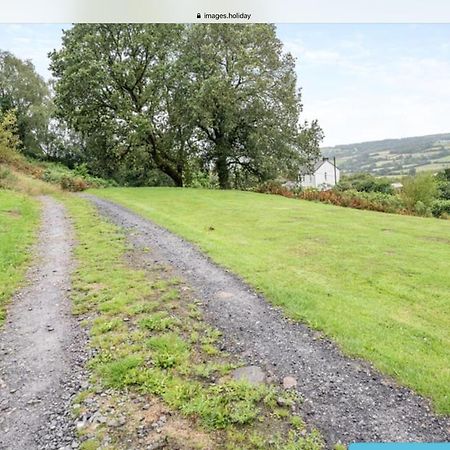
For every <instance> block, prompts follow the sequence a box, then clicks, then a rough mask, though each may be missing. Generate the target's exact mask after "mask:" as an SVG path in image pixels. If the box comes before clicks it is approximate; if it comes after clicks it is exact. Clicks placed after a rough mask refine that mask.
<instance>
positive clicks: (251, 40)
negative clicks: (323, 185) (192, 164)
mask: <svg viewBox="0 0 450 450" xmlns="http://www.w3.org/2000/svg"><path fill="white" fill-rule="evenodd" d="M187 42H188V46H187V47H186V49H185V52H184V54H183V59H184V61H185V64H186V66H187V68H186V70H187V71H189V72H190V73H191V76H190V79H191V80H192V83H193V86H192V92H193V96H192V97H191V102H192V108H193V113H194V117H195V123H196V125H197V126H198V128H199V129H200V130H201V134H200V136H201V139H203V140H204V141H205V145H204V146H203V148H204V157H205V158H206V159H207V160H208V161H209V162H210V163H211V164H213V165H214V167H215V169H216V172H217V174H218V177H219V183H220V186H221V187H222V188H228V187H230V182H231V180H230V176H231V175H233V174H244V175H245V176H251V177H252V178H253V179H256V180H259V181H261V180H265V179H269V178H274V177H275V176H277V175H278V174H280V172H284V173H286V171H289V170H292V169H294V168H295V167H297V168H298V166H299V164H301V163H302V162H305V161H307V160H309V159H314V158H316V157H317V156H318V152H319V143H320V141H321V139H322V131H321V129H320V127H319V126H318V124H317V122H313V123H312V124H311V125H308V124H307V123H303V124H301V123H300V114H301V111H302V104H301V97H300V90H297V86H296V82H297V80H296V73H295V62H294V59H293V58H292V56H291V55H290V54H289V53H283V46H282V43H281V41H280V40H279V39H278V38H277V36H276V30H275V27H274V26H272V25H266V24H252V25H237V24H233V25H229V24H212V25H206V24H205V25H194V26H191V27H190V28H189V29H188V38H187Z"/></svg>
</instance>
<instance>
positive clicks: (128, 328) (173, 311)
mask: <svg viewBox="0 0 450 450" xmlns="http://www.w3.org/2000/svg"><path fill="white" fill-rule="evenodd" d="M61 198H62V200H63V201H64V202H65V204H66V206H67V208H68V210H69V213H70V216H71V218H72V220H73V222H74V226H75V232H76V241H77V246H76V248H75V251H74V254H75V257H76V260H77V269H76V271H75V273H74V275H73V280H72V286H73V289H72V300H73V303H74V313H75V314H78V315H83V317H85V320H84V321H83V322H84V324H85V325H86V326H87V327H88V328H89V330H90V336H91V340H90V343H91V345H92V346H93V347H94V348H95V352H94V354H95V356H94V357H93V358H91V359H90V361H89V363H88V367H89V368H90V370H91V373H92V377H91V386H90V389H91V390H93V391H95V392H99V390H100V391H101V390H102V389H103V390H104V389H105V388H107V389H108V390H107V391H106V393H107V396H112V394H111V392H112V390H111V389H110V388H113V390H114V392H116V393H123V394H124V395H126V398H125V399H124V400H123V401H121V402H120V406H117V407H115V408H114V413H115V414H118V408H121V411H124V410H126V409H127V408H132V407H134V406H133V405H135V403H136V401H141V402H143V403H149V404H150V403H151V404H153V403H155V402H162V403H164V404H165V405H166V407H169V408H170V410H171V411H172V412H171V414H170V416H171V417H172V415H179V416H180V417H182V418H183V419H184V420H189V421H190V422H189V427H190V428H192V429H193V430H197V431H198V430H201V431H202V432H203V433H208V435H209V436H211V439H213V441H214V442H215V445H213V446H212V447H208V448H218V449H219V448H222V449H230V450H237V449H247V450H258V449H266V448H274V449H275V450H290V449H292V450H301V449H308V450H321V449H323V442H322V439H321V437H320V435H319V433H318V432H317V431H314V430H313V431H307V430H306V426H305V424H304V422H303V421H302V419H301V418H300V416H298V415H296V414H294V413H293V412H292V411H291V406H295V405H294V403H297V401H298V399H297V398H295V399H293V398H291V397H292V393H290V392H285V391H283V390H281V388H280V387H275V386H273V385H269V384H268V385H260V386H252V385H249V384H247V383H245V382H243V381H239V382H238V381H234V380H233V379H232V378H231V376H230V372H231V370H232V369H233V368H235V367H236V366H238V365H239V363H240V362H239V361H237V359H236V358H235V357H232V356H231V355H228V354H226V353H224V352H221V351H220V350H218V349H217V348H216V347H215V345H214V344H215V343H216V342H217V340H218V339H219V337H220V333H219V332H218V331H217V330H215V329H213V328H211V327H210V326H208V325H207V324H206V323H205V322H204V321H203V319H202V317H201V311H200V310H199V309H198V308H196V305H195V299H194V298H193V297H192V294H189V293H187V290H186V289H183V288H185V287H186V286H184V285H182V281H181V280H179V279H177V278H175V277H174V275H175V273H174V272H173V270H172V269H171V268H170V267H169V266H160V265H154V266H152V267H147V271H144V270H142V269H140V268H139V267H134V266H130V264H129V261H130V259H129V258H128V259H126V258H125V255H126V254H128V256H132V255H134V254H135V252H137V250H134V252H131V251H130V249H129V248H127V244H126V242H125V237H124V235H123V234H122V233H121V231H120V230H119V229H118V228H117V227H115V226H114V225H112V224H111V223H109V222H106V221H105V220H101V219H100V218H99V217H98V215H97V214H96V213H95V210H94V208H93V206H92V205H90V204H89V203H88V202H87V201H86V200H83V199H80V198H77V197H75V196H61ZM136 256H137V258H136V260H139V259H140V257H141V256H142V255H139V254H138V255H136ZM127 261H128V262H127ZM146 305H148V306H149V307H148V308H147V307H146ZM193 311H194V312H195V314H193ZM194 331H196V332H197V333H198V338H197V339H196V340H195V341H194V342H193V341H192V340H191V339H190V337H191V335H192V333H193V332H194ZM129 392H132V393H133V394H132V395H128V393H129ZM280 397H281V398H282V399H284V401H285V404H286V406H285V407H284V408H281V409H280V408H279V407H277V406H276V401H277V399H278V398H280ZM102 398H104V397H102ZM88 399H89V396H88V395H87V396H86V398H85V401H87V400H88ZM76 401H77V403H78V402H79V404H78V405H77V407H76V413H77V414H78V415H82V414H83V412H84V411H85V410H84V408H85V406H84V405H83V403H82V402H83V399H82V398H81V397H80V396H78V398H77V399H76ZM289 402H291V403H289ZM138 409H139V408H138ZM140 409H141V411H140V413H139V414H142V408H140ZM281 410H282V414H280V411H281ZM294 417H297V418H296V419H293V418H294ZM133 420H134V421H135V422H136V423H135V425H133V426H132V425H130V421H133ZM139 423H140V418H139V417H138V416H136V415H134V417H131V416H130V414H128V431H127V427H123V428H119V429H114V430H106V429H105V426H106V425H105V426H99V427H98V428H95V429H93V430H91V431H90V430H89V429H86V430H84V431H82V433H84V434H83V438H84V439H87V441H86V444H84V445H86V448H90V447H89V445H91V444H90V442H91V441H93V442H99V440H101V439H103V438H102V436H103V435H107V434H108V433H111V434H113V436H115V437H114V439H116V441H117V442H125V441H126V442H129V441H128V440H127V439H128V437H129V435H126V434H120V433H127V432H129V431H130V430H131V432H132V436H133V439H136V432H135V430H136V428H137V427H138V426H140V425H139ZM80 433H81V431H80ZM250 437H254V439H256V440H257V441H258V442H260V443H261V445H259V444H258V443H254V442H251V439H250ZM172 438H173V437H172ZM175 439H178V438H177V437H175ZM111 442H112V443H114V440H113V441H111ZM130 442H131V441H130ZM255 442H256V441H255ZM172 443H173V448H181V447H183V445H181V444H180V442H179V441H176V442H173V441H170V442H169V443H168V447H170V448H172V446H171V444H172ZM129 446H130V448H131V447H133V448H134V446H133V444H132V443H130V445H129ZM98 447H101V448H103V446H102V444H99V445H98ZM187 447H189V448H191V447H190V446H189V445H187V446H186V448H187ZM183 448H184V447H183ZM195 448H197V447H195ZM198 448H205V447H198Z"/></svg>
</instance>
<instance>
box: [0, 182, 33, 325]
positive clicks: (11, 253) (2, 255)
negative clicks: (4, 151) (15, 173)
mask: <svg viewBox="0 0 450 450" xmlns="http://www.w3.org/2000/svg"><path fill="white" fill-rule="evenodd" d="M38 218H39V213H38V206H37V202H36V201H35V200H33V199H31V198H30V197H27V196H25V195H23V194H19V193H15V192H11V191H6V190H2V189H0V325H1V324H2V323H3V321H4V319H5V307H6V303H7V301H8V300H9V299H10V297H11V295H12V294H13V292H14V291H15V290H16V289H17V287H18V285H19V283H20V282H21V280H22V278H23V274H24V270H25V266H26V262H27V260H28V257H29V251H28V250H29V246H30V244H31V243H32V242H33V239H34V235H35V231H36V226H37V223H38Z"/></svg>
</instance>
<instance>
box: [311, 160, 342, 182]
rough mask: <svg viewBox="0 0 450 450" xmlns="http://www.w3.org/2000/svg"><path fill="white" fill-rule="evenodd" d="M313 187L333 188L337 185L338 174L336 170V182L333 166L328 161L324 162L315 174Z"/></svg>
mask: <svg viewBox="0 0 450 450" xmlns="http://www.w3.org/2000/svg"><path fill="white" fill-rule="evenodd" d="M314 175H315V182H316V186H315V187H320V186H322V185H328V186H334V185H335V184H336V183H339V179H340V173H339V169H338V168H336V180H335V179H334V166H333V164H331V163H330V162H329V161H325V162H324V163H323V164H322V165H321V166H320V167H319V168H318V169H317V170H316V172H315V174H314Z"/></svg>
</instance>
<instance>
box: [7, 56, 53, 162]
mask: <svg viewBox="0 0 450 450" xmlns="http://www.w3.org/2000/svg"><path fill="white" fill-rule="evenodd" d="M10 110H14V112H15V115H16V116H17V127H18V133H19V137H20V140H21V142H22V145H21V149H22V151H23V152H24V153H26V154H29V155H33V156H40V155H42V154H43V153H44V152H45V147H46V143H47V139H48V135H47V131H48V122H49V117H50V114H51V99H50V91H49V88H48V86H47V83H46V82H45V80H44V79H43V78H42V77H41V76H40V75H38V74H37V73H36V71H35V69H34V66H33V64H32V63H31V62H30V61H22V60H21V59H19V58H16V57H15V56H14V55H12V54H11V53H9V52H4V51H1V50H0V116H1V115H2V114H5V113H6V112H7V111H10Z"/></svg>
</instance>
